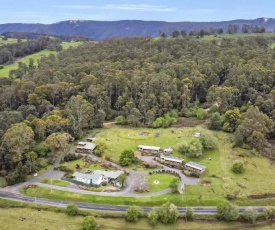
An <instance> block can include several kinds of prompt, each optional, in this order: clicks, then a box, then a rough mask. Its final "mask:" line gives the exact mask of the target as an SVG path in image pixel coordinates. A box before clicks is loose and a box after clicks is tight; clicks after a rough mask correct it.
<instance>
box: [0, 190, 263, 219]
mask: <svg viewBox="0 0 275 230" xmlns="http://www.w3.org/2000/svg"><path fill="white" fill-rule="evenodd" d="M0 197H1V198H5V199H9V200H15V201H19V202H24V203H33V204H37V205H38V204H39V205H40V204H41V205H48V206H54V207H62V208H64V207H66V206H67V205H68V204H69V203H71V202H68V201H60V200H50V199H44V198H35V197H29V196H23V195H20V194H14V193H9V192H4V191H0ZM74 204H75V205H77V206H78V208H80V209H85V210H94V211H105V212H125V211H126V210H127V209H128V208H129V206H111V205H101V204H89V203H81V202H74ZM141 208H142V209H143V211H145V212H148V211H150V210H151V209H152V207H141ZM246 208H247V207H240V208H239V211H240V213H243V212H244V211H245V209H246ZM254 208H255V210H256V211H257V212H258V213H262V212H263V211H264V210H265V207H254ZM186 209H191V210H192V211H193V212H194V214H207V215H215V214H216V212H217V209H216V207H178V211H179V213H181V214H184V213H185V212H186Z"/></svg>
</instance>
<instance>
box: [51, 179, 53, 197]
mask: <svg viewBox="0 0 275 230" xmlns="http://www.w3.org/2000/svg"><path fill="white" fill-rule="evenodd" d="M52 186H53V179H52V178H51V193H53V187H52Z"/></svg>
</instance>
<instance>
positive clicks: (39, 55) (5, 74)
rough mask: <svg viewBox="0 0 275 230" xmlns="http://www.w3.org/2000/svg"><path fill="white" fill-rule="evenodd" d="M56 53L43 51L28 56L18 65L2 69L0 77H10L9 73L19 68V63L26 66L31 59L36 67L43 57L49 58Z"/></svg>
mask: <svg viewBox="0 0 275 230" xmlns="http://www.w3.org/2000/svg"><path fill="white" fill-rule="evenodd" d="M56 53H57V52H56V51H49V50H43V51H40V52H38V53H35V54H31V55H28V56H26V57H23V58H20V59H19V60H18V61H17V62H16V63H14V64H11V65H5V66H4V68H3V69H0V77H9V72H10V71H11V70H14V69H17V68H18V62H22V63H25V64H28V63H29V59H30V58H32V59H33V61H34V65H37V61H38V60H40V58H42V57H46V56H49V55H50V54H54V55H56Z"/></svg>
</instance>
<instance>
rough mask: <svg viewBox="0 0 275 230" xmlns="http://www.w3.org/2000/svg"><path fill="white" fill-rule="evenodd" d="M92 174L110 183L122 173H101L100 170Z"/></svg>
mask: <svg viewBox="0 0 275 230" xmlns="http://www.w3.org/2000/svg"><path fill="white" fill-rule="evenodd" d="M94 173H97V174H101V175H103V176H104V178H106V179H107V180H106V181H107V182H108V183H110V182H111V181H114V180H116V179H117V178H118V177H119V176H120V175H121V174H123V172H122V171H102V170H95V171H94Z"/></svg>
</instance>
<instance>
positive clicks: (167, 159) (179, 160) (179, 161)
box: [160, 155, 183, 163]
mask: <svg viewBox="0 0 275 230" xmlns="http://www.w3.org/2000/svg"><path fill="white" fill-rule="evenodd" d="M160 158H161V159H163V160H166V161H174V162H178V163H182V162H183V159H182V158H178V157H172V156H163V155H162V156H161V157H160Z"/></svg>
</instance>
